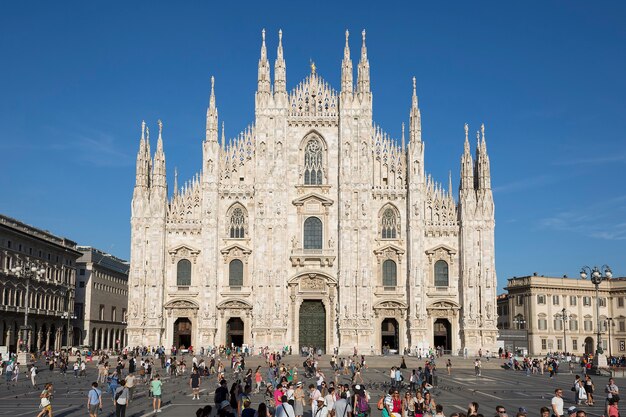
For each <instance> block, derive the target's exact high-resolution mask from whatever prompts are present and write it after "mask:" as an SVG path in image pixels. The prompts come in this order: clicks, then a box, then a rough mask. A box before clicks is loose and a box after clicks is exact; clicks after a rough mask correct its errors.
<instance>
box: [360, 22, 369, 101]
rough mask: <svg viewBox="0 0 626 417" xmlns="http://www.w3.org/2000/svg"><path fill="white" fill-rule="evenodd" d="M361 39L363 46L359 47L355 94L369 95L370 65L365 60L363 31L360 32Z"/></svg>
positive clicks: (365, 49)
mask: <svg viewBox="0 0 626 417" xmlns="http://www.w3.org/2000/svg"><path fill="white" fill-rule="evenodd" d="M361 35H362V37H363V45H362V46H361V60H360V61H359V68H358V77H359V78H358V81H357V92H358V93H362V94H364V93H369V92H370V63H369V61H368V60H367V46H365V29H363V32H361Z"/></svg>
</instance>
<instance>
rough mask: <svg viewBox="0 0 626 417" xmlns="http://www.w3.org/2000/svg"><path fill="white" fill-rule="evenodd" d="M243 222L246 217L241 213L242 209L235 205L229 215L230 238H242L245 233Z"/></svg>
mask: <svg viewBox="0 0 626 417" xmlns="http://www.w3.org/2000/svg"><path fill="white" fill-rule="evenodd" d="M245 223H246V218H245V216H244V214H243V210H242V209H241V208H240V207H237V208H236V209H234V210H233V212H232V214H231V215H230V238H231V239H243V237H244V235H245Z"/></svg>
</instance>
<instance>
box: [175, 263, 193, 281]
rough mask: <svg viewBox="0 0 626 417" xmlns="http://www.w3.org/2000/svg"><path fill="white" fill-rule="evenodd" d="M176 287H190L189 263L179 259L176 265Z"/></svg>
mask: <svg viewBox="0 0 626 417" xmlns="http://www.w3.org/2000/svg"><path fill="white" fill-rule="evenodd" d="M176 285H178V286H182V287H188V286H190V285H191V262H189V260H188V259H181V260H180V261H178V264H177V265H176Z"/></svg>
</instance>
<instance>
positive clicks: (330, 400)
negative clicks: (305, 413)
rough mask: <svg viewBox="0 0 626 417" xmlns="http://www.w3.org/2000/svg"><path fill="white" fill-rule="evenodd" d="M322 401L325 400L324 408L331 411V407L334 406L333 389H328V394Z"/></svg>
mask: <svg viewBox="0 0 626 417" xmlns="http://www.w3.org/2000/svg"><path fill="white" fill-rule="evenodd" d="M324 400H326V408H327V409H328V410H332V409H333V406H334V405H335V389H334V388H332V387H331V388H328V394H326V396H325V397H324Z"/></svg>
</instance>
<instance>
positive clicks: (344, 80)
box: [341, 29, 354, 93]
mask: <svg viewBox="0 0 626 417" xmlns="http://www.w3.org/2000/svg"><path fill="white" fill-rule="evenodd" d="M349 36H350V32H348V29H346V46H345V47H344V49H343V61H342V62H341V92H342V93H351V92H352V91H353V88H354V86H353V85H352V59H350V45H349V43H348V37H349Z"/></svg>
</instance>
